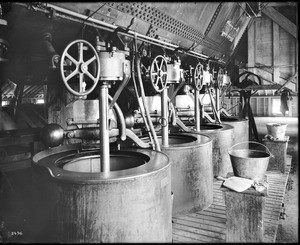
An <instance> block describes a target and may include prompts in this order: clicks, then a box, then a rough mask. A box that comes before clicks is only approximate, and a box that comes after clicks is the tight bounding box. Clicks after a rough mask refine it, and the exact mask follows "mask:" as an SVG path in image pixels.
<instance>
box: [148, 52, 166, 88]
mask: <svg viewBox="0 0 300 245" xmlns="http://www.w3.org/2000/svg"><path fill="white" fill-rule="evenodd" d="M167 73H168V72H167V61H166V59H165V58H164V57H163V56H162V55H158V56H156V57H155V59H154V60H153V61H152V63H151V68H150V80H151V85H152V87H153V89H154V90H155V91H156V92H159V93H160V92H161V91H163V90H164V89H165V88H166V87H167Z"/></svg>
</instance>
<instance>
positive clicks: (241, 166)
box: [228, 141, 272, 181]
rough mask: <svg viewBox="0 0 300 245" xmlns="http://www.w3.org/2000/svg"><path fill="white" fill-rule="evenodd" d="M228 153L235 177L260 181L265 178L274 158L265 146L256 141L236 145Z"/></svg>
mask: <svg viewBox="0 0 300 245" xmlns="http://www.w3.org/2000/svg"><path fill="white" fill-rule="evenodd" d="M246 144H247V145H246ZM251 144H252V147H251ZM253 145H254V146H253ZM257 145H259V146H263V147H264V150H263V151H262V150H258V149H257ZM266 150H267V151H266ZM228 153H229V156H230V160H231V164H232V168H233V173H234V175H235V176H238V177H242V178H247V179H253V180H258V181H260V180H262V179H263V178H264V176H265V173H266V171H267V168H268V164H269V159H270V157H271V156H272V154H271V152H270V151H269V149H268V148H267V147H266V146H265V145H263V144H260V143H258V142H254V141H246V142H240V143H238V144H235V145H234V146H232V147H231V148H230V150H229V152H228Z"/></svg>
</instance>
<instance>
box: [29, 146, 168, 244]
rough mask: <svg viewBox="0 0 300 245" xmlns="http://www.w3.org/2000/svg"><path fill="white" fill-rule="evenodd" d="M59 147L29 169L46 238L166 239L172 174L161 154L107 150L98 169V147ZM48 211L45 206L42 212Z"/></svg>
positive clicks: (36, 159)
mask: <svg viewBox="0 0 300 245" xmlns="http://www.w3.org/2000/svg"><path fill="white" fill-rule="evenodd" d="M79 146H80V145H79V144H70V145H64V146H60V147H56V148H52V149H48V150H45V151H42V152H39V153H38V154H36V155H35V156H34V158H33V162H34V164H33V165H34V170H35V171H36V173H37V175H38V176H39V177H40V180H41V184H44V185H43V188H44V197H45V198H46V197H47V196H48V199H47V202H48V205H46V207H45V212H47V211H48V218H49V222H48V226H47V228H48V231H47V232H48V233H49V234H51V235H50V237H48V238H47V239H49V240H47V242H49V241H51V242H68V243H102V242H171V241H172V223H171V214H172V206H171V201H172V200H171V181H170V180H171V175H170V174H171V172H170V162H169V159H168V157H167V156H166V154H163V153H161V152H157V151H153V150H149V149H130V150H129V149H128V150H124V151H112V152H111V153H110V163H111V165H110V167H111V168H110V172H108V173H104V172H99V165H100V156H99V149H97V150H95V149H94V150H87V149H86V150H80V147H79ZM47 209H49V210H47Z"/></svg>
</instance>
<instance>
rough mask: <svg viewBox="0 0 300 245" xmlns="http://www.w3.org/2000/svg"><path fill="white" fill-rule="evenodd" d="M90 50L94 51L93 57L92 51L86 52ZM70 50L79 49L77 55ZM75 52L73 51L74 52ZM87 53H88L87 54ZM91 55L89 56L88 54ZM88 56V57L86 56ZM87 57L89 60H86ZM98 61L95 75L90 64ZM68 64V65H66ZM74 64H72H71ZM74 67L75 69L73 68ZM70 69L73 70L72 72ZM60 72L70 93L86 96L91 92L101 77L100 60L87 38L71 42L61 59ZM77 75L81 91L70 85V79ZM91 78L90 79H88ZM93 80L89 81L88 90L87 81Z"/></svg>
mask: <svg viewBox="0 0 300 245" xmlns="http://www.w3.org/2000/svg"><path fill="white" fill-rule="evenodd" d="M87 50H90V51H92V52H91V53H92V57H90V52H88V53H87V52H84V51H87ZM69 51H70V52H71V51H77V52H75V54H76V55H75V56H76V57H77V58H75V57H73V56H72V55H71V54H69ZM72 54H73V53H72ZM85 54H86V55H85ZM88 55H89V56H88ZM84 56H87V57H84ZM84 59H87V61H84ZM94 61H96V68H97V73H96V76H93V75H92V74H91V73H90V71H89V65H90V64H92V62H94ZM66 64H67V65H68V66H66ZM71 64H72V65H71ZM72 68H73V69H72ZM70 70H72V71H71V72H70ZM60 72H61V76H62V79H63V82H64V83H65V85H66V87H67V89H68V90H69V92H70V93H72V94H74V95H77V96H84V95H88V94H89V93H91V92H92V91H93V90H94V88H95V87H96V86H97V83H98V80H99V77H100V60H99V57H98V54H97V51H96V50H95V48H94V47H93V46H92V45H91V44H90V43H89V42H87V41H85V40H75V41H73V42H71V43H70V44H69V45H68V46H67V47H66V48H65V50H64V52H63V54H62V56H61V60H60ZM75 75H77V77H78V78H79V91H76V90H74V89H73V88H71V87H70V85H69V82H70V79H71V78H73V77H74V76H75ZM88 78H89V79H88ZM88 80H91V82H89V88H88V89H87V90H86V86H87V83H86V81H88Z"/></svg>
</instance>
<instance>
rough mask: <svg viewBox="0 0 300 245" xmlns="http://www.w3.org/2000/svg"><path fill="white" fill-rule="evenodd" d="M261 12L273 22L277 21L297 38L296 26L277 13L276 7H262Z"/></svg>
mask: <svg viewBox="0 0 300 245" xmlns="http://www.w3.org/2000/svg"><path fill="white" fill-rule="evenodd" d="M262 12H263V13H264V14H265V15H266V16H268V17H269V18H270V19H271V20H273V21H274V22H275V23H277V24H278V25H279V26H280V27H281V28H283V29H284V30H285V31H286V32H288V33H290V34H291V35H292V36H293V37H295V38H297V26H296V25H295V24H294V23H293V22H291V21H290V20H289V19H287V18H286V17H285V16H283V15H282V14H281V13H279V12H278V11H277V10H276V9H274V8H273V7H270V8H264V9H263V10H262Z"/></svg>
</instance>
